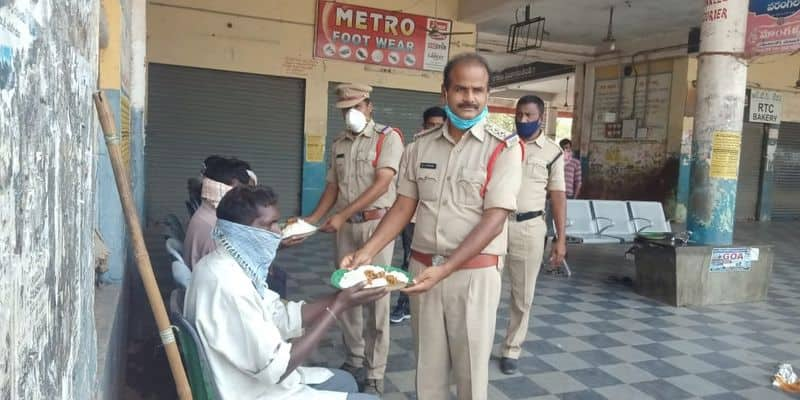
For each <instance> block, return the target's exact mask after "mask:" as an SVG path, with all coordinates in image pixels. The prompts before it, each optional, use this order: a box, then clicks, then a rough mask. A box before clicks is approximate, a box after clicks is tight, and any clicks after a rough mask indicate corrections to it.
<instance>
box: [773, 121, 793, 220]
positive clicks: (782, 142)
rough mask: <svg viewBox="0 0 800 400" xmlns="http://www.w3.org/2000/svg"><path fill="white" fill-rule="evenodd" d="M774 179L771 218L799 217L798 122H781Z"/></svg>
mask: <svg viewBox="0 0 800 400" xmlns="http://www.w3.org/2000/svg"><path fill="white" fill-rule="evenodd" d="M774 179H775V182H774V186H773V187H774V188H775V189H774V192H773V197H772V219H800V123H794V122H784V123H782V124H781V127H780V133H779V136H778V148H777V149H776V150H775V175H774Z"/></svg>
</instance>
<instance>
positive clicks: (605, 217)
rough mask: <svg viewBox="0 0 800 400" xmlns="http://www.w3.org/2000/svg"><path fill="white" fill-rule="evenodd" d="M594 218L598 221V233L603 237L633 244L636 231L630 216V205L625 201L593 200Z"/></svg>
mask: <svg viewBox="0 0 800 400" xmlns="http://www.w3.org/2000/svg"><path fill="white" fill-rule="evenodd" d="M592 209H593V210H594V217H595V220H597V227H598V228H599V231H598V233H599V234H600V235H601V236H610V237H612V238H618V239H620V240H621V241H623V242H633V239H634V238H635V237H636V230H635V229H634V228H633V224H632V223H631V217H630V215H629V214H628V205H627V204H625V202H624V201H616V200H592Z"/></svg>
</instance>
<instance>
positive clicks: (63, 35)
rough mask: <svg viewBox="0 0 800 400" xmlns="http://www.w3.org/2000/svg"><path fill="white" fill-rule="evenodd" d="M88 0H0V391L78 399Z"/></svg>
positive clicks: (92, 68)
mask: <svg viewBox="0 0 800 400" xmlns="http://www.w3.org/2000/svg"><path fill="white" fill-rule="evenodd" d="M98 12H99V5H98V2H97V1H94V0H81V1H77V0H72V1H65V0H39V1H33V0H16V1H14V0H12V1H7V0H0V399H16V398H19V399H40V398H63V399H89V398H91V397H92V392H93V388H94V374H95V369H96V359H95V357H96V344H95V328H94V318H93V312H92V310H93V305H94V286H93V282H94V271H93V260H92V232H93V220H94V212H95V208H94V207H95V199H94V190H93V188H94V180H95V159H94V152H95V146H96V138H97V136H98V132H99V128H98V125H97V123H96V116H95V112H94V108H93V105H92V99H91V94H92V91H93V90H94V88H95V87H96V84H97V52H98V49H97V47H98V44H97V43H98V24H99V22H98Z"/></svg>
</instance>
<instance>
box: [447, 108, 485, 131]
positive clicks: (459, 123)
mask: <svg viewBox="0 0 800 400" xmlns="http://www.w3.org/2000/svg"><path fill="white" fill-rule="evenodd" d="M444 112H445V113H446V114H447V118H448V121H450V123H451V124H453V126H455V127H456V128H458V129H459V130H462V131H466V130H467V129H469V128H472V127H473V126H475V124H477V123H478V122H481V121H482V120H483V119H484V118H486V116H487V115H489V109H488V108H486V107H484V108H483V111H481V113H480V114H478V115H477V116H476V117H475V118H472V119H464V118H461V117H459V116H458V115H456V113H454V112H453V110H451V109H450V106H444Z"/></svg>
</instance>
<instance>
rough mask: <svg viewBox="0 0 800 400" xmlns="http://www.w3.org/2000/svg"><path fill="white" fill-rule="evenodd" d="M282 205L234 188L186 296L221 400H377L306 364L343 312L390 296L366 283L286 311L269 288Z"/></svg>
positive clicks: (256, 190)
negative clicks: (212, 245)
mask: <svg viewBox="0 0 800 400" xmlns="http://www.w3.org/2000/svg"><path fill="white" fill-rule="evenodd" d="M276 205H277V197H276V195H275V194H274V193H273V191H272V190H271V189H269V188H266V187H248V186H240V187H235V188H233V189H231V190H230V191H229V192H228V193H227V194H226V195H225V196H224V197H223V198H222V200H221V201H220V203H219V206H218V207H217V217H218V220H217V224H216V226H215V228H214V231H213V237H214V240H215V241H216V243H217V248H216V250H214V251H212V252H211V253H209V254H208V255H207V256H205V257H203V258H202V259H201V260H200V261H199V262H198V263H197V265H196V266H195V269H194V271H193V276H192V282H191V284H190V285H189V288H188V290H187V293H186V300H185V305H184V312H185V314H186V316H187V318H188V319H189V321H191V322H192V323H194V325H195V327H196V328H197V332H198V334H199V336H200V342H201V343H202V345H203V347H204V349H205V351H206V353H207V354H208V359H209V364H210V366H211V371H212V373H213V375H214V379H215V381H216V383H217V386H218V388H219V391H220V393H221V394H222V398H223V399H270V400H281V399H298V400H316V399H341V400H345V399H347V400H377V398H376V397H374V396H371V395H367V394H362V393H355V392H357V390H358V389H357V386H356V382H355V379H354V378H353V377H352V376H351V375H350V374H348V373H347V372H345V371H341V370H329V369H326V368H303V367H300V364H301V363H302V362H303V361H304V360H306V359H307V358H308V357H309V355H310V354H311V353H312V351H313V350H314V349H316V348H317V346H318V345H319V342H320V340H321V339H322V338H323V337H324V335H325V332H326V331H327V330H328V329H329V328H330V327H331V326H333V325H334V324H335V323H336V322H337V321H338V318H339V316H340V315H342V313H343V312H344V311H346V310H348V309H350V308H353V307H355V306H360V305H362V304H365V303H369V302H373V301H375V300H378V299H380V298H381V297H383V296H385V295H386V293H387V292H386V291H385V289H382V288H378V289H364V288H363V284H362V285H360V286H356V287H352V288H349V289H345V290H342V291H339V292H336V293H333V294H331V295H328V296H325V297H323V298H321V299H318V300H316V301H314V302H310V303H305V302H297V303H295V302H289V303H286V304H284V303H283V302H282V301H281V300H280V299H279V297H278V294H277V293H275V292H273V291H272V290H270V288H269V287H268V286H267V283H266V277H267V273H268V271H269V267H270V264H271V263H272V260H273V259H274V258H275V253H276V251H277V249H278V246H279V244H280V241H281V235H280V229H279V228H278V219H279V218H280V212H279V211H278V208H277V206H276ZM290 340H291V341H290Z"/></svg>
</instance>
